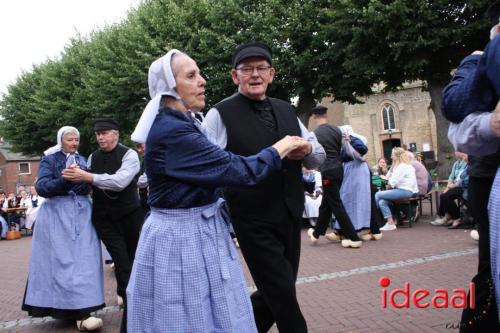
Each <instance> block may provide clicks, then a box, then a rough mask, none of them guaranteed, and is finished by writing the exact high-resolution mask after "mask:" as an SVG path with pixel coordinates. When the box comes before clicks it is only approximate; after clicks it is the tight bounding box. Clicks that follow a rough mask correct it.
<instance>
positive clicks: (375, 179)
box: [371, 157, 389, 190]
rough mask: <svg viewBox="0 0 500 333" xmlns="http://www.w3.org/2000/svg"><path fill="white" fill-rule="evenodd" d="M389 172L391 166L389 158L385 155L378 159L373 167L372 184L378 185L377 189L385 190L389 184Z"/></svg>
mask: <svg viewBox="0 0 500 333" xmlns="http://www.w3.org/2000/svg"><path fill="white" fill-rule="evenodd" d="M388 172H389V166H388V165H387V160H386V159H385V157H381V158H379V159H378V161H377V164H375V165H374V166H372V168H371V173H372V176H371V179H372V184H373V185H375V186H376V187H377V190H381V189H382V190H385V185H386V184H387V173H388Z"/></svg>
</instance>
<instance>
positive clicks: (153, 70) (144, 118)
mask: <svg viewBox="0 0 500 333" xmlns="http://www.w3.org/2000/svg"><path fill="white" fill-rule="evenodd" d="M174 54H183V53H182V52H181V51H179V50H176V49H171V50H170V51H168V52H167V54H165V55H164V56H163V57H161V58H159V59H156V60H155V61H154V62H153V63H152V64H151V66H150V67H149V73H148V86H149V96H150V97H151V100H150V101H149V103H148V105H146V108H145V109H144V111H143V112H142V115H141V118H140V119H139V122H138V123H137V125H136V127H135V130H134V133H132V136H131V137H132V141H134V142H136V143H146V139H147V138H148V134H149V130H150V129H151V126H152V125H153V121H154V119H155V117H156V115H157V114H158V110H159V109H160V102H161V98H162V96H170V97H173V98H175V99H177V100H180V99H181V98H180V97H179V95H178V94H177V92H176V90H175V87H176V82H175V77H174V73H173V71H172V56H173V55H174Z"/></svg>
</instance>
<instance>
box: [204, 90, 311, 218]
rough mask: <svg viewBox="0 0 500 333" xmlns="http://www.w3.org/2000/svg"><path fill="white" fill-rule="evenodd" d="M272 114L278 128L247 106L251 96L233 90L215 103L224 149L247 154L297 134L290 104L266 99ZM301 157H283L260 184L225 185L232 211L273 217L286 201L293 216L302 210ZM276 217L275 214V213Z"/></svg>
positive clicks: (299, 132) (298, 129)
mask: <svg viewBox="0 0 500 333" xmlns="http://www.w3.org/2000/svg"><path fill="white" fill-rule="evenodd" d="M269 101H270V103H271V106H272V108H273V112H274V115H275V119H276V123H277V129H276V130H274V131H273V130H271V129H269V128H268V127H266V126H265V125H264V124H263V123H262V122H261V121H260V120H259V119H258V117H257V116H256V114H255V111H254V110H253V109H252V107H251V106H250V100H249V99H247V98H246V97H244V96H243V95H241V94H235V95H233V96H231V97H229V98H227V99H225V100H223V101H221V102H219V103H218V104H216V105H215V106H214V107H215V108H216V109H217V110H218V111H219V114H220V116H221V118H222V121H223V122H224V124H225V126H226V131H227V146H226V149H227V150H228V151H231V152H233V153H235V154H238V155H242V156H250V155H254V154H256V153H258V152H259V151H260V150H262V149H264V148H266V147H269V146H272V145H273V144H274V143H276V141H278V140H279V139H281V138H283V137H284V136H286V135H296V136H300V135H301V131H300V127H299V123H298V121H297V116H296V114H295V111H294V109H293V108H292V106H291V105H290V104H289V103H287V102H285V101H282V100H279V99H274V98H270V99H269ZM301 172H302V170H301V162H300V161H292V160H288V159H284V160H283V163H282V169H281V170H280V171H276V172H273V173H271V174H270V175H269V176H268V177H267V178H266V179H265V180H264V181H262V182H261V183H260V184H258V185H256V186H253V187H250V188H235V187H231V188H226V189H225V190H224V194H225V197H226V199H227V201H228V203H229V206H230V209H231V213H232V214H236V215H240V214H244V215H245V216H262V215H264V216H265V217H266V218H268V219H269V218H270V219H272V218H273V216H276V215H282V214H283V206H284V205H286V207H288V209H289V210H290V213H291V214H292V216H293V217H294V218H299V217H300V216H302V213H303V211H304V187H303V183H302V173H301ZM276 218H278V216H276Z"/></svg>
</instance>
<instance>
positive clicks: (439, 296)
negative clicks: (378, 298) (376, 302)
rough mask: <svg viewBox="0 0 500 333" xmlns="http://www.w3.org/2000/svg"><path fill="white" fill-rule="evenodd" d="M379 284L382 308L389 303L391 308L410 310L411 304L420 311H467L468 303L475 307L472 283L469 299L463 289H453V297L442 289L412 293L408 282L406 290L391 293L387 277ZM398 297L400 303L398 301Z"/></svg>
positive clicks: (396, 290)
mask: <svg viewBox="0 0 500 333" xmlns="http://www.w3.org/2000/svg"><path fill="white" fill-rule="evenodd" d="M379 284H380V286H381V287H382V308H387V303H388V301H389V304H390V306H392V307H394V308H397V309H402V308H409V307H410V303H411V304H412V305H413V306H414V307H416V308H419V309H424V308H428V307H433V308H436V309H446V308H448V307H452V308H454V309H465V308H466V307H467V301H468V305H469V307H470V308H471V309H474V307H475V299H474V294H475V292H474V291H475V290H474V289H475V286H474V283H472V282H471V283H469V289H470V293H469V299H467V291H466V290H463V289H453V290H452V292H451V295H450V293H449V292H448V290H446V289H441V288H438V289H434V291H433V292H431V291H429V290H427V289H424V288H419V289H415V290H414V291H412V290H411V286H410V282H406V283H405V286H404V288H395V289H392V290H390V291H389V290H387V289H386V288H387V287H389V285H390V284H391V280H390V279H389V278H388V277H387V276H382V277H381V278H380V280H379ZM450 296H451V297H450ZM396 297H397V299H398V300H399V301H400V303H398V302H397V301H396Z"/></svg>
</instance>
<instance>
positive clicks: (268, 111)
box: [253, 98, 276, 130]
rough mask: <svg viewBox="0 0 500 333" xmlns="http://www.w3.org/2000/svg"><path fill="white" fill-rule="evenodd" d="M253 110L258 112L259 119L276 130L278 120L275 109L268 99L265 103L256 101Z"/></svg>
mask: <svg viewBox="0 0 500 333" xmlns="http://www.w3.org/2000/svg"><path fill="white" fill-rule="evenodd" d="M253 109H254V110H255V111H256V112H255V114H256V116H257V118H259V120H260V121H261V122H262V123H263V124H264V126H266V127H267V128H269V129H271V130H276V119H275V118H274V113H273V107H272V106H271V103H270V102H269V100H268V99H267V98H266V99H264V100H263V101H254V102H253Z"/></svg>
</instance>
